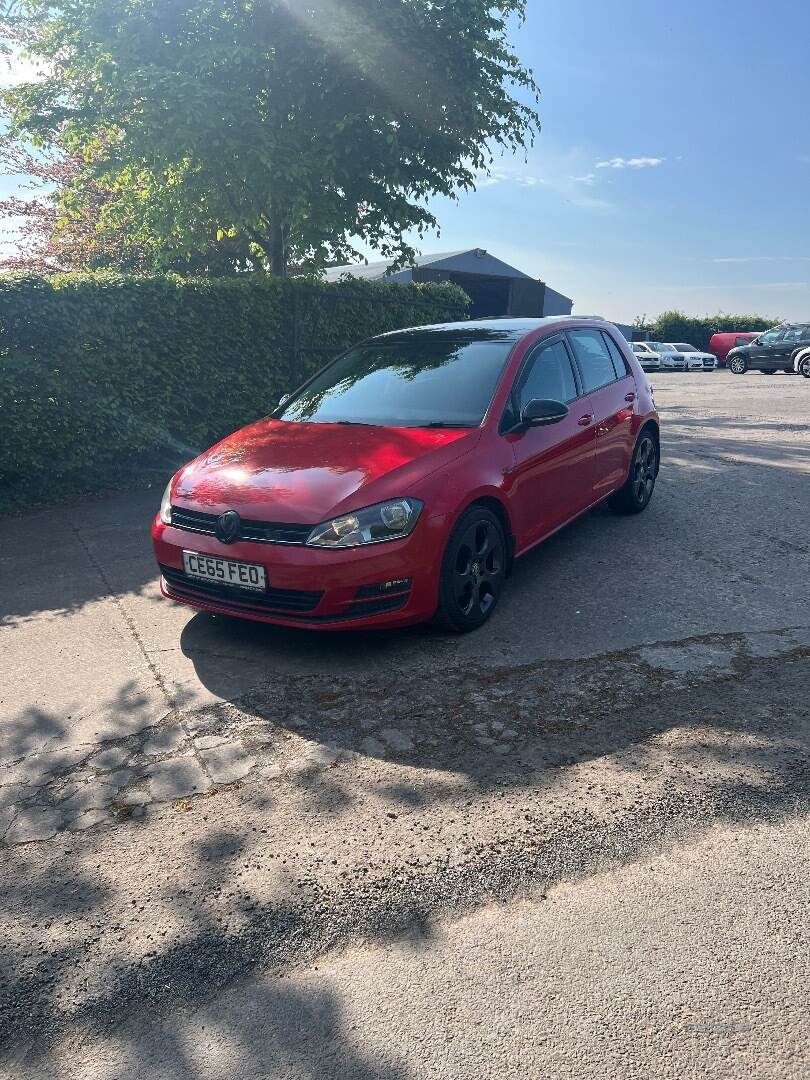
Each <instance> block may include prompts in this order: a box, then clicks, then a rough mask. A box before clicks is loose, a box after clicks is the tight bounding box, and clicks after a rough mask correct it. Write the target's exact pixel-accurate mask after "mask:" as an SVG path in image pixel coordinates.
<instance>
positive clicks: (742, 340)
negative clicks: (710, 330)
mask: <svg viewBox="0 0 810 1080" xmlns="http://www.w3.org/2000/svg"><path fill="white" fill-rule="evenodd" d="M762 332H763V331H762V330H759V331H757V332H756V333H753V332H751V331H748V330H746V331H743V332H742V333H733V334H729V333H725V334H712V339H711V341H710V342H709V352H710V353H714V355H715V356H716V357H717V363H718V364H719V365H720V367H725V366H726V357H727V356H728V354H729V353H730V352H731V350H732V349H736V348H737V346H738V345H747V344H748V343H749V341H753V340H754V338H758V337H759V335H760V334H761V333H762Z"/></svg>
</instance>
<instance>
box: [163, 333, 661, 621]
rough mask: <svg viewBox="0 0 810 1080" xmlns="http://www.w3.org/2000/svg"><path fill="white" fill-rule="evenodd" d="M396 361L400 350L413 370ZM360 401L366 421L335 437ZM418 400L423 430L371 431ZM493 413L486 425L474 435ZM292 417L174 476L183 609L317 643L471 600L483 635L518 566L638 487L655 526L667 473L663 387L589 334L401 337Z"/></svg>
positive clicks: (373, 350) (167, 500) (250, 432)
mask: <svg viewBox="0 0 810 1080" xmlns="http://www.w3.org/2000/svg"><path fill="white" fill-rule="evenodd" d="M437 342H438V344H437ZM470 342H472V344H470ZM448 343H449V344H448ZM468 346H469V348H468ZM465 349H467V353H465V351H464V350H465ZM392 350H400V351H401V355H400V353H399V352H398V353H397V354H396V356H397V359H396V363H395V362H394V361H391V362H390V363H389V361H388V357H389V354H390V353H392ZM434 354H435V355H434ZM468 354H469V355H468ZM430 356H432V357H433V360H432V361H428V360H426V359H425V357H430ZM403 357H404V359H403ZM341 364H342V365H343V367H342V368H340V367H336V365H341ZM352 364H354V368H352ZM611 364H612V365H613V366H612V367H611ZM364 365H365V366H364ZM409 365H410V367H409ZM344 369H345V370H344ZM366 369H367V370H366ZM404 369H407V373H406V374H405V375H404V376H403V374H402V372H403V370H404ZM333 372H337V373H336V374H330V373H333ZM347 372H349V374H347ZM318 380H320V383H319V381H318ZM366 384H368V389H367V390H365V389H364V387H366ZM600 384H601V385H600ZM324 387H326V388H327V389H326V391H325V392H324V389H323V388H324ZM330 387H331V389H330ZM347 387H348V389H347ZM420 387H422V389H420ZM550 391H553V393H552V392H550ZM420 395H421V396H420ZM482 395H483V396H482ZM344 401H348V402H349V405H347V406H345V407H344V411H346V412H347V413H348V412H351V415H352V416H353V417H355V418H353V419H348V420H347V419H343V420H338V421H332V420H329V419H328V416H329V415H330V410H332V413H334V412H335V410H339V409H340V408H341V407H342V404H341V403H342V402H344ZM398 401H399V404H398ZM403 401H404V402H406V405H407V408H408V409H413V410H416V409H417V408H425V407H426V406H425V405H424V403H425V402H428V403H429V409H428V412H427V413H426V415H425V416H424V417H422V419H421V420H420V422H421V423H422V424H423V425H424V426H421V427H420V426H414V423H413V420H412V418H411V417H410V416H409V417H408V421H407V422H404V421H402V422H399V423H380V422H376V423H372V422H370V421H368V420H358V419H356V416H357V415H367V412H363V411H362V410H366V411H368V410H369V409H371V410H372V412H373V410H375V409H376V410H378V411H379V410H384V409H392V410H394V412H395V411H396V409H397V408H402V409H403V410H404V409H405V408H406V405H403V404H402V402H403ZM530 401H531V402H532V409H527V405H528V403H529V402H530ZM560 401H564V405H563V406H562V408H560V407H559V405H558V403H559V402H560ZM383 402H385V404H383ZM414 402H416V404H414ZM476 408H479V409H480V412H481V416H480V417H478V418H477V419H478V422H477V423H473V422H472V420H469V421H464V420H463V416H465V415H469V416H470V417H472V416H473V413H474V411H475V409H476ZM296 410H297V411H296ZM352 410H354V411H353V412H352ZM465 410H467V412H465ZM532 410H534V412H538V413H540V414H541V415H539V416H535V417H533V418H532V417H530V415H529V414H530V413H531V412H532ZM555 411H556V412H557V413H559V414H560V415H556V416H553V417H552V416H550V415H547V414H549V413H553V412H555ZM277 414H278V415H277V416H276V418H267V419H264V420H260V421H258V422H256V423H254V424H251V425H250V426H249V427H246V428H244V429H242V430H241V431H237V432H236V433H235V434H233V435H231V436H229V437H228V438H226V439H224V440H223V441H222V442H220V443H218V444H217V445H216V446H214V447H212V448H211V449H210V450H208V451H206V452H205V453H204V454H202V455H201V456H200V457H198V458H197V459H196V460H195V461H193V462H191V463H190V464H189V465H187V466H185V467H184V468H183V469H181V470H180V472H179V473H178V474H177V475H176V476H175V477H174V478H173V480H172V482H171V484H170V486H169V488H167V493H166V496H165V497H164V507H163V508H162V511H161V514H158V516H157V517H156V519H155V521H154V525H153V529H152V535H153V540H154V547H155V553H156V556H157V561H158V563H159V564H160V567H161V571H162V575H163V576H162V581H161V590H162V592H163V594H164V595H165V596H168V597H170V598H172V599H175V600H178V601H180V602H181V603H185V604H190V605H192V606H194V607H197V608H201V609H203V610H207V611H212V612H218V613H225V614H230V615H238V616H240V617H243V618H248V619H257V620H260V621H265V622H270V623H277V624H282V625H285V626H297V627H303V628H311V629H348V628H351V629H357V628H371V627H380V626H401V625H406V624H411V623H416V622H421V621H424V620H427V619H429V618H431V616H433V615H434V613H436V611H437V606H438V607H439V609H440V613H441V611H443V610H445V608H447V605H448V603H449V604H450V607H452V605H453V603H456V602H457V603H458V606H459V612H461V614H459V615H458V617H457V618H456V617H453V618H452V619H451V620H450V621H451V623H452V628H453V629H457V630H462V629H472V628H474V626H475V625H480V623H481V622H483V621H485V620H486V618H487V617H488V615H489V614H490V611H491V608H493V607H494V606H495V602H496V601H497V598H498V594H499V592H500V587H501V581H502V578H503V577H505V576H506V572H507V570H508V566H509V564H510V562H511V559H512V558H513V557H516V556H520V555H522V554H523V553H524V552H526V551H528V550H529V549H530V548H532V547H533V546H534V545H536V544H538V543H540V542H541V541H542V540H544V539H545V538H546V537H548V536H549V535H551V534H552V533H553V532H555V531H557V530H558V529H560V528H562V527H563V526H564V525H566V524H567V523H568V522H570V521H572V520H573V519H574V518H576V517H578V516H579V515H580V514H582V513H584V512H585V511H586V510H588V509H590V508H591V507H592V506H594V505H596V504H597V503H599V502H601V501H602V500H604V499H605V498H608V497H611V496H612V497H613V499H614V500H616V499H617V498H618V499H619V500H624V501H625V502H626V501H627V499H628V498H629V499H630V502H631V503H632V498H633V496H632V491H636V489H637V493H638V499H639V502H640V505H638V506H634V507H633V506H631V508H630V509H631V511H632V510H633V509H635V510H638V509H643V506H646V503H647V502H648V501H649V497H650V496H651V494H652V487H653V485H654V482H655V475H657V468H658V415H657V413H656V411H655V406H654V403H653V400H652V395H651V390H650V386H649V382H648V379H647V376H646V375H645V374H644V373H643V371H642V370H641V368H640V366H639V364H638V361H637V360H636V358H635V356H634V354H633V353H632V351H631V350H630V348H629V347H628V346H627V343H626V342H625V340H624V338H622V337H621V336H620V335H619V334H618V332H617V331H616V329H615V327H612V326H610V325H609V324H606V323H602V322H601V321H596V320H591V319H576V318H563V319H546V320H543V319H534V320H488V321H481V322H474V323H473V322H471V323H459V324H448V325H446V326H442V327H435V328H417V329H414V330H410V331H402V332H401V333H399V334H395V335H385V336H383V337H381V338H377V339H373V340H372V341H371V342H367V343H365V344H364V345H363V346H360V347H358V348H357V349H355V350H352V351H351V352H350V353H348V354H346V355H345V357H343V358H339V360H338V361H336V362H335V363H334V364H333V365H329V366H328V367H327V368H326V369H324V371H323V372H321V373H319V375H318V376H316V377H315V379H314V380H310V383H308V384H305V386H304V387H303V388H302V389H301V390H299V391H297V392H296V394H293V395H292V396H291V398H290V399H289V400H288V402H287V403H285V404H284V405H283V406H281V407H280V408H279V410H277ZM431 414H432V415H431ZM313 415H317V416H319V417H323V416H325V417H326V419H324V418H321V419H319V420H318V421H317V422H313V420H312V416H313ZM369 415H370V414H369ZM386 415H387V414H386ZM392 415H393V414H392ZM282 417H288V418H282ZM289 417H292V419H290V418H289ZM447 417H450V419H449V420H448V419H447ZM459 417H462V420H461V421H460V420H459ZM642 451H644V453H642ZM644 454H646V459H645V460H646V466H644V464H643V462H641V458H642V457H644ZM631 464H632V468H631ZM645 468H646V472H645V471H644V470H645ZM639 477H642V478H643V479H644V484H645V485H646V486H647V488H648V489H649V490H647V489H646V488H644V487H643V485H641V486H640V481H639V482H638V483H636V481H638V478H639ZM634 478H635V480H634ZM631 488H632V490H631ZM617 492H618V493H619V495H617ZM642 504H643V505H642ZM380 506H382V507H383V508H384V509H383V510H379V509H378V508H379V507H380ZM369 507H371V508H372V510H370V511H369V512H368V513H366V514H365V517H364V515H363V514H362V513H360V512H361V511H364V508H369ZM470 508H473V510H472V511H471V509H470ZM624 508H625V509H627V506H625V507H624ZM358 514H359V518H357V517H356V515H358ZM380 514H383V517H384V519H385V520H383V521H382V522H381V521H380V520H378V519H379V518H380ZM223 515H225V517H223ZM237 515H238V516H237ZM167 519H169V520H170V523H167ZM406 519H407V521H408V523H407V524H402V523H403V522H404V521H406ZM335 520H337V521H338V525H337V526H329V527H328V528H327V529H326V536H327V541H326V542H327V543H329V544H331V545H332V546H326V547H322V546H313V535H314V534H313V530H315V527H316V526H320V525H322V524H323V523H326V522H330V521H335ZM366 520H368V522H371V524H370V525H368V527H367V532H366V534H367V535H368V536H369V537H371V540H370V541H369V542H365V543H362V544H359V545H358V546H351V547H341V546H335V545H337V544H339V543H342V542H343V540H341V539H339V538H340V537H341V536H345V535H346V534H348V533H351V537H356V536H360V535H361V533H362V528H361V529H360V531H359V532H358V531H357V530H355V531H352V530H354V528H355V524H357V526H358V528H360V526H362V527H363V528H366V526H365V525H363V522H364V521H366ZM414 521H415V525H414V524H412V522H414ZM493 522H494V524H493ZM403 528H407V529H409V530H410V531H409V532H408V534H407V535H404V536H403V537H402V538H399V539H388V538H387V536H388V534H387V533H386V529H389V530H390V529H394V530H396V529H403ZM369 530H370V531H369ZM465 530H466V532H465ZM217 534H219V536H218V535H217ZM366 534H364V535H366ZM462 534H463V535H462ZM465 545H466V546H465ZM499 545H501V546H500V547H499ZM189 552H191V553H194V555H192V556H191V559H192V561H191V562H190V563H189V562H188V558H189V556H188V555H187V554H186V555H184V553H189ZM478 552H480V555H479V553H478ZM197 556H201V558H198V557H197ZM236 564H244V567H247V569H245V568H244V567H243V569H241V570H240V569H239V567H238V566H237V565H236ZM189 567H191V568H192V571H193V573H192V574H190V573H189ZM251 568H252V569H251ZM196 573H206V574H209V575H210V576H209V577H208V579H205V578H201V577H195V576H193V574H196ZM240 574H242V575H245V576H244V580H243V581H240V580H239V575H240ZM217 575H218V576H217ZM248 575H250V576H251V577H252V580H251V581H250V582H249V581H248ZM229 578H230V579H229ZM245 586H247V587H245ZM448 589H449V590H450V591H449V592H448ZM454 590H455V593H458V595H457V596H455V593H454V592H453V591H454ZM470 590H472V591H470ZM487 590H489V592H490V593H491V594H492V595H491V596H490V595H489V594H488V592H487ZM451 594H453V595H451ZM468 596H473V598H474V606H473V608H471V609H470V610H471V612H472V614H471V615H470V617H469V618H468V619H467V620H466V621H465V619H464V618H463V617H462V616H463V615H464V612H465V611H466V608H465V605H466V603H467V598H468ZM448 597H450V599H449V600H448ZM454 597H455V599H454ZM475 605H478V606H479V607H480V611H479V610H478V607H475ZM445 614H446V612H445ZM451 614H452V613H451ZM479 616H480V617H479ZM444 621H445V625H448V620H447V618H445V619H444ZM468 623H469V625H468Z"/></svg>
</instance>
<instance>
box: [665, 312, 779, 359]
mask: <svg viewBox="0 0 810 1080" xmlns="http://www.w3.org/2000/svg"><path fill="white" fill-rule="evenodd" d="M778 322H779V320H778V319H769V318H767V317H766V316H764V315H722V314H720V315H705V316H703V317H702V318H695V317H694V316H692V315H686V314H684V312H682V311H665V312H663V313H662V314H661V315H659V316H658V318H657V319H656V320H655V322H653V323H652V324H649V323H647V324H645V329H646V330H649V331H650V334H651V337H652V340H653V341H686V342H688V343H689V344H690V345H694V346H695V348H697V349H703V350H704V351H706V350H708V348H709V342H710V341H711V338H712V334H722V333H734V332H735V331H738V332H739V333H745V332H746V331H748V330H751V331H756V330H768V329H769V328H770V327H771V326H776V325H777V323H778Z"/></svg>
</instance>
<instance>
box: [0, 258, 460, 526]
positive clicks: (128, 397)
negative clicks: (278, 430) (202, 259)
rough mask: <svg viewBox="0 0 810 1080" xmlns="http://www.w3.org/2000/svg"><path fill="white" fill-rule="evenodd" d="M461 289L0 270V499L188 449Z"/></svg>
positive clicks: (449, 312) (455, 303)
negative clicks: (33, 273)
mask: <svg viewBox="0 0 810 1080" xmlns="http://www.w3.org/2000/svg"><path fill="white" fill-rule="evenodd" d="M468 303H469V299H468V297H467V296H466V294H465V293H464V292H463V291H462V290H461V289H459V288H458V287H456V286H455V285H451V284H440V285H398V284H394V283H390V282H367V281H360V280H352V281H350V282H346V283H345V284H344V283H337V284H324V283H317V282H314V283H313V282H308V281H305V280H302V279H289V280H280V279H277V278H272V277H268V276H267V275H264V274H261V275H259V274H257V275H244V276H242V277H232V278H207V279H202V278H196V279H189V278H180V277H174V276H154V277H135V276H121V275H113V274H62V275H55V276H53V277H30V276H20V275H9V276H0V509H1V508H3V506H4V504H5V506H8V505H10V504H12V503H14V502H16V501H18V500H17V499H16V498H15V493H16V494H18V493H19V492H20V490H24V489H26V488H29V487H31V486H36V487H37V488H38V498H39V499H42V498H43V496H44V497H45V500H46V501H47V497H48V492H49V491H50V492H52V493H53V495H54V496H56V495H58V493H59V491H60V488H61V486H62V484H63V483H64V482H65V481H66V480H67V479H68V478H75V477H77V476H81V477H82V479H83V485H82V486H83V489H84V490H92V489H93V487H94V477H99V478H101V477H102V476H104V475H105V474H106V475H109V473H110V470H111V469H113V470H114V469H115V468H119V467H121V468H123V467H125V466H126V465H127V464H128V463H130V462H131V460H132V459H133V457H137V455H141V454H146V453H154V452H155V451H163V450H170V451H174V452H175V453H179V454H180V455H181V456H184V457H190V456H193V455H194V454H195V453H196V452H198V451H199V450H202V449H204V448H205V447H206V446H208V445H209V444H210V443H211V442H212V441H214V440H215V439H217V438H219V437H221V436H223V435H225V434H227V433H228V432H230V431H232V430H234V429H235V428H238V427H240V426H241V425H243V424H245V423H246V422H248V421H251V420H254V419H256V418H258V417H260V416H262V415H264V414H266V413H268V412H270V411H271V409H273V408H275V406H276V403H277V402H278V399H279V397H280V395H281V394H282V393H284V392H286V391H289V390H292V389H294V388H295V387H296V386H297V385H298V384H299V383H301V382H302V381H303V380H304V379H305V378H307V377H308V376H309V375H310V374H312V373H313V372H314V371H316V370H317V369H318V368H320V367H321V366H322V365H323V364H325V363H326V362H327V360H328V359H329V358H330V355H334V354H337V353H338V352H340V351H341V350H342V349H344V348H346V347H347V346H349V345H351V344H353V343H354V342H356V341H359V340H362V339H364V338H367V337H370V336H372V335H374V334H378V333H382V332H384V331H386V330H393V329H396V328H398V327H405V326H414V325H417V324H419V323H430V322H437V321H445V320H451V319H460V318H465V317H466V310H467V306H468ZM98 484H99V486H101V484H102V481H101V479H99V481H98Z"/></svg>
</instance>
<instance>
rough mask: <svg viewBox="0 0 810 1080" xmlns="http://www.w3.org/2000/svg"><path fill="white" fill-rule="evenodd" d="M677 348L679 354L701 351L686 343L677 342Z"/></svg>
mask: <svg viewBox="0 0 810 1080" xmlns="http://www.w3.org/2000/svg"><path fill="white" fill-rule="evenodd" d="M675 348H676V349H677V350H678V351H679V352H699V351H700V350H699V349H696V348H695V346H694V345H688V344H687V343H686V342H685V341H676V342H675Z"/></svg>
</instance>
